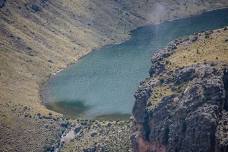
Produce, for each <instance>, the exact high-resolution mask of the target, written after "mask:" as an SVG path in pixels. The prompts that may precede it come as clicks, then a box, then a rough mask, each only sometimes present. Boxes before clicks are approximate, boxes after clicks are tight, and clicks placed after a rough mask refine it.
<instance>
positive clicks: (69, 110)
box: [46, 100, 91, 118]
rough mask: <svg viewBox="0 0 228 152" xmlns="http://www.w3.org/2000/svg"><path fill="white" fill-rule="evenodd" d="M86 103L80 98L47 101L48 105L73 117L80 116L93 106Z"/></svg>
mask: <svg viewBox="0 0 228 152" xmlns="http://www.w3.org/2000/svg"><path fill="white" fill-rule="evenodd" d="M84 103H85V102H84V101H80V100H77V101H75V100H66V101H55V102H49V103H47V104H46V107H47V108H48V109H51V110H54V111H56V112H58V113H62V114H64V115H66V116H69V117H71V118H80V117H82V116H83V115H84V113H85V112H86V111H88V110H89V109H90V108H91V106H87V105H85V104H84Z"/></svg>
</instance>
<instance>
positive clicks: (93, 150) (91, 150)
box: [83, 146, 96, 152]
mask: <svg viewBox="0 0 228 152" xmlns="http://www.w3.org/2000/svg"><path fill="white" fill-rule="evenodd" d="M83 152H96V147H95V146H94V147H90V148H87V149H83Z"/></svg>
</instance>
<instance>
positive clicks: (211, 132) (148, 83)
mask: <svg viewBox="0 0 228 152" xmlns="http://www.w3.org/2000/svg"><path fill="white" fill-rule="evenodd" d="M220 33H227V27H225V28H223V29H219V30H214V31H207V32H203V33H198V34H195V35H193V36H190V37H189V38H184V39H178V40H174V41H173V42H171V43H170V44H169V45H168V47H167V48H165V49H162V50H159V51H158V52H157V53H156V54H155V55H153V57H152V60H151V61H152V66H151V69H150V78H147V79H146V80H145V81H143V82H141V84H140V86H139V88H138V90H137V92H136V93H135V98H136V102H135V106H134V109H133V116H134V121H133V129H132V136H131V141H132V145H133V149H134V151H135V152H148V151H155V152H174V151H180V152H191V151H194V152H197V151H200V152H209V151H215V152H225V151H227V150H228V144H227V143H228V135H227V133H228V132H227V119H228V117H227V103H228V100H227V84H228V83H227V80H228V79H227V77H228V73H227V71H228V70H227V69H228V64H227V62H226V60H222V59H220V56H216V57H215V56H214V59H213V60H214V61H213V60H210V58H208V61H207V60H202V61H201V58H199V57H197V55H198V56H200V53H201V52H204V53H205V52H206V53H205V54H207V53H208V52H209V51H208V50H207V48H206V49H204V50H200V49H201V48H200V47H198V48H197V49H196V53H195V56H196V57H195V58H194V61H193V64H192V63H190V61H189V63H190V64H189V63H187V62H186V63H185V62H183V63H182V64H183V65H181V64H174V63H175V62H174V61H175V60H172V59H173V58H174V57H175V56H178V54H177V53H179V52H181V50H180V51H179V52H178V51H177V50H178V48H181V49H183V48H187V49H186V50H188V51H187V52H188V53H189V52H191V51H192V50H190V49H189V48H191V46H193V45H195V44H196V43H199V44H201V43H204V44H206V42H207V39H209V40H208V41H210V39H218V38H219V36H220V35H221V34H220ZM221 40H222V42H220V43H221V44H222V45H224V46H225V48H223V49H224V51H225V50H226V46H227V44H226V43H227V42H226V41H227V39H226V36H225V37H224V38H223V37H222V39H221ZM219 41H220V39H219ZM207 45H208V46H207ZM207 45H205V46H206V47H208V48H210V47H211V46H210V45H212V44H207ZM207 51H208V52H207ZM216 51H217V50H216ZM218 51H220V50H218ZM221 51H222V50H221ZM188 53H187V54H186V56H183V57H182V58H184V59H183V60H186V59H185V58H191V56H188ZM193 53H194V52H193ZM224 55H225V54H224ZM173 56H174V57H173ZM209 57H210V56H209ZM197 59H198V60H197ZM177 60H181V57H179V56H178V57H177ZM177 63H178V62H177ZM184 64H186V65H187V66H185V65H184Z"/></svg>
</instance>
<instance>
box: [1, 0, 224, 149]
mask: <svg viewBox="0 0 228 152" xmlns="http://www.w3.org/2000/svg"><path fill="white" fill-rule="evenodd" d="M39 2H40V1H35V0H20V1H19V0H18V1H15V0H7V3H6V5H5V7H4V8H1V9H0V122H1V123H0V127H1V128H0V136H1V137H4V138H2V139H0V149H4V151H7V150H9V151H15V149H17V148H19V151H31V149H32V150H34V151H41V148H42V146H43V145H42V144H44V143H45V141H46V140H48V139H49V138H51V137H50V136H54V135H53V134H52V133H50V132H51V131H50V132H49V133H47V134H45V131H44V130H43V129H42V127H41V126H44V124H45V123H44V122H42V121H41V122H40V121H39V122H37V121H35V120H34V119H28V118H24V117H21V115H20V112H18V110H13V109H15V108H16V109H21V107H29V109H30V110H29V111H27V113H29V115H31V117H32V118H33V116H35V115H36V114H37V113H41V114H42V115H48V113H49V112H50V111H49V110H48V109H46V108H45V106H43V105H42V104H41V98H40V94H39V89H40V85H42V83H43V82H45V81H46V80H47V79H48V77H49V76H50V75H51V74H52V73H54V72H56V71H58V70H60V69H62V68H65V67H67V65H68V64H71V63H73V62H75V61H77V60H78V59H79V58H80V57H82V56H84V55H86V54H88V53H89V52H90V51H91V50H92V49H94V48H98V47H101V46H104V45H106V44H110V43H114V42H120V41H122V40H125V39H126V38H128V35H127V33H128V31H130V30H132V29H134V28H135V27H138V26H141V25H143V24H145V23H146V22H147V21H150V22H157V19H158V18H153V15H151V14H153V12H151V5H153V4H154V1H151V4H150V5H142V4H143V3H144V1H140V0H135V1H134V2H135V3H130V4H129V5H128V2H130V1H127V2H124V3H126V4H125V5H123V6H120V4H119V3H117V2H116V1H113V0H64V1H62V0H49V1H47V4H46V3H45V4H43V5H44V6H43V7H42V8H41V11H39V12H33V11H32V9H31V6H32V4H36V5H38V6H40V5H39ZM44 2H45V1H44ZM161 2H162V1H161ZM163 2H164V1H163ZM169 3H170V4H171V5H167V4H169ZM139 4H140V6H142V7H141V8H138V5H139ZM206 4H207V5H201V6H195V4H194V5H193V6H192V5H191V7H194V9H192V8H187V10H192V12H190V11H186V10H185V9H183V10H182V9H181V10H180V9H175V8H176V6H179V5H180V4H177V3H176V2H173V1H165V6H168V8H167V11H168V12H167V13H166V14H169V15H168V16H161V18H159V21H164V20H167V19H175V18H177V17H185V16H189V15H192V14H196V13H199V12H202V11H204V10H210V9H215V8H221V7H225V6H228V2H227V1H225V0H219V3H213V4H210V5H209V3H208V2H206ZM145 7H148V8H145ZM171 12H172V13H171ZM140 16H141V17H140ZM144 19H145V20H144ZM52 113H53V115H56V116H59V115H60V114H58V113H54V112H52ZM18 115H20V116H18ZM22 115H25V113H22ZM46 123H48V122H46ZM28 130H30V131H31V132H29V133H28ZM17 133H18V134H20V135H18V136H17ZM14 134H15V135H16V136H14ZM23 134H24V136H23ZM6 135H7V136H6ZM13 139H14V140H13ZM12 141H14V142H13V147H12ZM36 143H42V144H36ZM24 144H26V146H24ZM34 146H35V147H34Z"/></svg>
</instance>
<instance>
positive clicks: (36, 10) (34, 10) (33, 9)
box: [31, 4, 41, 13]
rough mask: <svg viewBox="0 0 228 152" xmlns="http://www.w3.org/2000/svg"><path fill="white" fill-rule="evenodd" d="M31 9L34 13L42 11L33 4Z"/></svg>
mask: <svg viewBox="0 0 228 152" xmlns="http://www.w3.org/2000/svg"><path fill="white" fill-rule="evenodd" d="M31 9H32V11H33V12H34V13H36V12H39V11H41V8H40V7H39V6H38V5H36V4H32V6H31Z"/></svg>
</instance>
